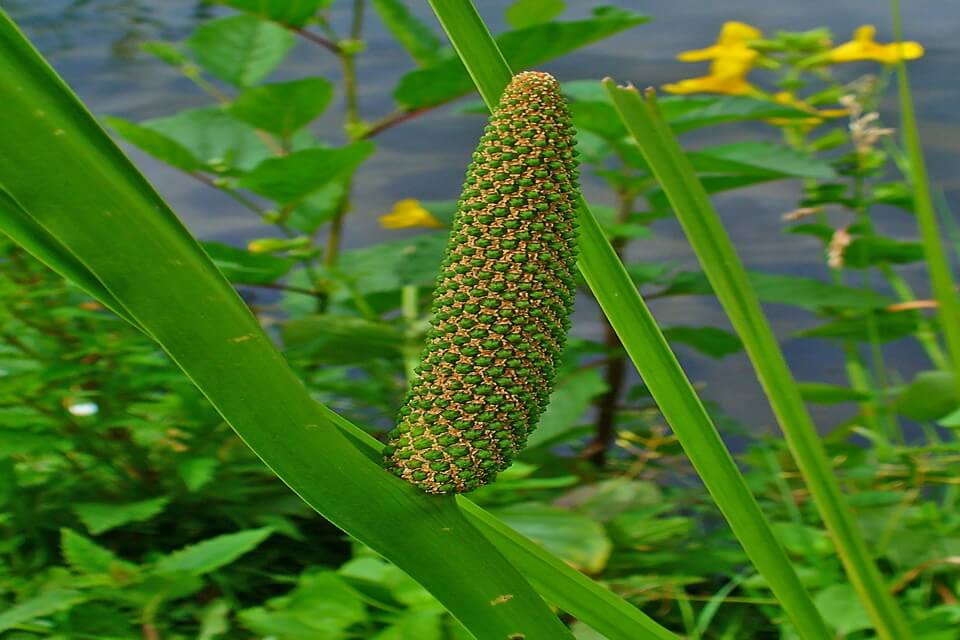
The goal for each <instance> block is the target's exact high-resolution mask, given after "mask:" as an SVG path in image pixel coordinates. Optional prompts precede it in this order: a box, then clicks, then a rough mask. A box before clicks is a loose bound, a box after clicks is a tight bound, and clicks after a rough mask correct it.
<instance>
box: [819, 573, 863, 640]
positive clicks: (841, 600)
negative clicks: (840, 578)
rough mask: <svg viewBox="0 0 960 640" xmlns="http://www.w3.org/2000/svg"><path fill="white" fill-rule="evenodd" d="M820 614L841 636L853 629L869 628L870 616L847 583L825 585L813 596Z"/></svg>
mask: <svg viewBox="0 0 960 640" xmlns="http://www.w3.org/2000/svg"><path fill="white" fill-rule="evenodd" d="M814 602H815V603H816V605H817V609H818V610H819V611H820V615H822V616H823V619H824V620H826V621H827V624H829V625H830V626H831V627H833V628H834V629H835V630H836V631H837V633H839V634H840V635H841V636H846V635H847V634H849V633H852V632H854V631H860V630H862V629H870V628H871V627H872V626H873V625H872V624H871V622H870V616H869V615H867V610H866V609H864V607H863V605H862V604H861V603H860V599H859V598H858V597H857V592H856V591H854V590H853V587H851V586H850V585H847V584H837V585H833V586H831V587H827V588H826V589H824V590H823V591H821V592H820V593H818V594H817V596H816V598H814Z"/></svg>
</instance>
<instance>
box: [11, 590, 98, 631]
mask: <svg viewBox="0 0 960 640" xmlns="http://www.w3.org/2000/svg"><path fill="white" fill-rule="evenodd" d="M86 599H87V596H86V595H85V594H83V593H81V592H79V591H75V590H73V589H57V590H56V591H47V592H46V593H42V594H40V595H38V596H36V597H34V598H31V599H29V600H24V601H23V602H21V603H20V604H16V605H14V606H12V607H10V608H9V609H7V610H6V611H4V612H2V613H0V633H3V632H4V631H9V630H10V629H13V628H14V627H16V626H18V625H20V624H22V623H24V622H30V621H31V620H33V619H35V618H39V617H41V616H47V615H50V614H51V613H56V612H58V611H64V610H65V609H69V608H71V607H73V606H75V605H77V604H79V603H81V602H83V601H84V600H86Z"/></svg>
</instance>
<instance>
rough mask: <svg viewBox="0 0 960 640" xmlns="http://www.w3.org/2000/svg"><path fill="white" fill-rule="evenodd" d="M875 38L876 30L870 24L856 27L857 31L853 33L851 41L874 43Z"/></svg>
mask: <svg viewBox="0 0 960 640" xmlns="http://www.w3.org/2000/svg"><path fill="white" fill-rule="evenodd" d="M876 37H877V28H876V27H875V26H873V25H872V24H865V25H863V26H862V27H857V30H856V31H854V32H853V39H854V40H855V41H856V42H861V43H863V44H870V43H873V42H875V41H876Z"/></svg>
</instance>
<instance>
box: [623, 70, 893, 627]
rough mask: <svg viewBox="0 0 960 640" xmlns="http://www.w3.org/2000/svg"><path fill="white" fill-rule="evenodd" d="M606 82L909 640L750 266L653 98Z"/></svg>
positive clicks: (856, 579) (809, 469)
mask: <svg viewBox="0 0 960 640" xmlns="http://www.w3.org/2000/svg"><path fill="white" fill-rule="evenodd" d="M604 84H605V86H606V87H607V91H608V92H609V93H610V96H611V98H612V99H613V101H614V104H615V105H616V107H617V110H618V111H619V112H620V116H621V118H622V119H623V121H624V124H626V126H627V129H628V130H629V131H630V134H631V135H632V136H633V139H634V141H635V142H636V144H637V146H638V147H639V148H640V151H641V152H642V153H643V156H644V158H645V159H646V161H647V162H648V163H649V165H650V168H651V169H652V170H653V172H654V174H655V175H656V177H657V179H658V180H659V182H660V185H661V187H662V188H663V190H664V191H665V192H666V194H667V196H668V198H669V199H670V202H671V204H672V205H673V209H674V211H675V212H676V215H677V218H678V219H679V220H680V224H681V225H682V226H683V229H684V231H685V232H686V234H687V238H688V239H689V241H690V244H691V245H692V246H693V249H694V251H695V252H696V253H697V257H698V258H699V259H700V264H701V265H702V267H703V270H704V272H705V273H706V274H707V277H708V278H709V280H710V283H711V284H712V285H713V289H714V291H715V292H716V294H717V298H718V299H719V300H720V303H721V304H722V305H723V307H724V309H725V310H726V312H727V315H728V316H729V318H730V322H731V324H732V325H733V327H734V329H735V330H736V331H737V333H738V335H739V336H740V338H741V340H743V344H744V347H745V349H746V351H747V354H748V355H749V356H750V360H751V361H752V363H753V366H754V368H755V369H756V372H757V376H758V378H759V379H760V383H761V384H762V386H763V388H764V391H765V392H766V394H767V397H768V398H769V400H770V405H771V406H772V407H773V410H774V413H775V414H776V416H777V420H778V421H779V423H780V426H781V428H782V429H783V432H784V435H785V436H786V439H787V443H788V445H789V446H790V449H791V451H792V452H793V456H794V458H795V459H796V462H797V466H798V467H799V469H800V471H801V473H802V474H803V477H804V479H805V480H806V483H807V486H808V487H809V488H810V492H811V494H812V495H813V497H814V500H815V502H816V504H817V507H818V508H819V510H820V514H821V516H822V517H823V520H824V522H825V523H826V525H827V527H828V528H829V529H830V532H831V533H832V535H833V539H834V542H835V544H836V546H837V550H838V552H839V554H840V558H841V560H842V561H843V563H844V566H845V567H846V570H847V574H848V576H849V577H850V580H851V582H852V583H853V585H854V587H855V588H856V589H857V592H858V593H859V594H860V597H861V599H862V600H863V602H864V604H865V605H866V607H867V609H868V611H869V612H870V615H871V619H872V620H873V623H874V625H875V626H876V629H877V632H878V633H879V634H880V635H881V637H883V638H887V639H889V640H894V639H896V640H906V639H907V638H909V637H910V636H911V634H910V630H909V627H907V624H906V621H905V620H904V618H903V615H902V614H901V613H900V610H899V609H898V608H897V605H896V603H895V602H894V600H893V598H892V597H891V596H890V594H889V593H888V592H887V590H886V587H885V585H884V584H883V580H882V578H881V576H880V573H879V571H878V570H877V568H876V566H875V565H874V564H873V560H872V558H871V557H870V552H869V548H868V547H867V545H866V543H865V542H864V540H863V536H862V534H861V533H860V531H859V529H858V528H857V525H856V522H855V521H854V519H853V515H852V514H851V512H850V510H849V509H848V507H847V505H846V503H845V501H844V498H843V494H842V493H841V492H840V487H839V485H838V483H837V479H836V478H835V477H834V475H833V471H832V467H831V465H830V460H829V458H828V457H827V454H826V451H825V450H824V448H823V445H822V444H821V442H820V437H819V436H818V435H817V432H816V429H815V427H814V424H813V420H812V419H811V418H810V414H809V413H808V412H807V408H806V406H805V405H804V403H803V397H802V396H801V394H800V389H799V387H798V386H797V384H796V381H795V380H794V379H793V375H792V374H791V373H790V369H789V368H788V367H787V363H786V360H785V359H784V357H783V353H782V352H781V350H780V346H779V344H778V343H777V339H776V336H774V334H773V330H772V329H771V328H770V324H769V323H768V322H767V319H766V317H765V316H764V314H763V310H762V309H761V307H760V302H759V300H758V299H757V295H756V292H755V291H754V289H753V286H752V285H751V283H750V280H749V278H748V277H747V273H746V270H745V269H744V267H743V263H742V262H741V261H740V258H739V257H738V256H737V253H736V250H735V249H734V247H733V243H732V242H731V241H730V237H729V236H728V235H727V232H726V230H725V229H724V227H723V223H722V222H721V221H720V218H719V216H718V215H717V213H716V211H715V210H714V208H713V205H712V204H711V203H710V198H709V197H708V196H707V193H706V191H705V190H704V188H703V185H702V184H701V183H700V181H699V179H698V178H697V176H696V174H695V173H694V170H693V167H692V166H691V164H690V162H689V160H688V159H687V157H686V156H685V155H684V153H683V150H682V149H681V148H680V145H679V144H678V143H677V140H676V138H675V137H674V136H673V134H672V133H671V131H670V129H669V127H668V126H667V124H666V123H665V122H664V120H663V118H662V116H661V115H660V113H659V111H658V110H657V107H656V102H655V101H654V100H653V99H652V97H651V99H650V100H649V101H644V99H643V98H642V97H641V95H640V94H639V93H638V92H637V90H636V89H634V88H632V87H630V88H620V87H617V86H616V84H615V83H614V82H613V81H612V80H610V79H607V80H605V81H604Z"/></svg>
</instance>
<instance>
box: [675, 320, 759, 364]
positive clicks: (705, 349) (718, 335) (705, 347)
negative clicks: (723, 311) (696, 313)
mask: <svg viewBox="0 0 960 640" xmlns="http://www.w3.org/2000/svg"><path fill="white" fill-rule="evenodd" d="M663 336H664V337H665V338H666V339H667V342H671V343H673V342H678V343H680V344H685V345H687V346H688V347H691V348H693V349H696V350H697V351H699V352H700V353H702V354H703V355H706V356H710V357H711V358H723V357H724V356H728V355H731V354H733V353H738V352H739V351H741V350H742V349H743V343H742V342H740V338H738V337H737V336H736V335H735V334H733V333H730V332H729V331H726V330H724V329H718V328H717V327H667V328H665V329H664V330H663Z"/></svg>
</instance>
